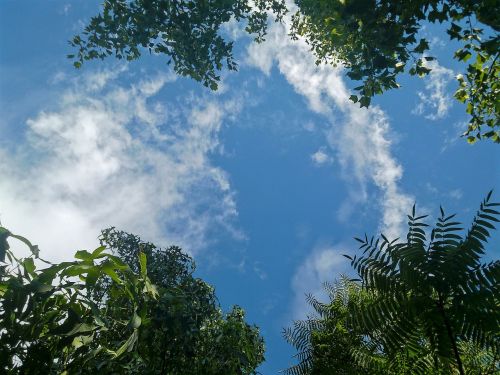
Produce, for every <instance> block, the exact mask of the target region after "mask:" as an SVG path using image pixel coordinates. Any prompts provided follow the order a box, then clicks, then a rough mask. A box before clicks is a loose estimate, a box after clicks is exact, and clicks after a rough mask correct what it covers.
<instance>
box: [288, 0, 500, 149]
mask: <svg viewBox="0 0 500 375" xmlns="http://www.w3.org/2000/svg"><path fill="white" fill-rule="evenodd" d="M295 3H296V4H297V5H298V7H299V10H298V11H297V12H296V14H295V15H294V16H293V18H292V30H291V35H292V37H295V38H297V37H298V36H304V37H305V38H306V40H307V42H308V43H309V44H310V46H311V49H312V50H313V51H314V53H315V54H316V56H317V63H318V64H320V63H323V62H327V63H332V64H334V65H336V64H338V63H342V64H343V65H344V66H345V67H346V69H347V75H348V77H349V78H351V79H352V80H354V81H361V84H360V85H359V86H357V87H355V88H354V90H355V91H357V92H358V94H356V95H351V97H350V98H351V100H352V101H353V102H355V103H356V102H359V103H360V106H361V107H368V106H369V105H370V102H371V98H372V97H373V96H374V95H377V94H381V93H383V92H384V91H387V90H390V89H393V88H397V87H399V84H398V83H397V80H396V78H397V76H398V75H399V74H401V73H403V72H405V71H407V72H408V73H409V74H410V75H417V76H420V77H423V76H425V75H427V74H428V73H430V72H431V68H430V67H429V64H426V62H427V61H431V60H434V57H431V56H428V55H427V52H428V50H429V41H428V40H427V39H426V38H422V37H421V36H420V35H421V34H420V32H421V30H422V26H423V24H424V22H432V23H435V22H439V23H445V24H447V25H448V26H447V32H448V34H449V37H450V39H451V40H453V39H456V40H458V41H459V42H460V43H461V44H462V47H461V48H460V49H459V50H458V51H457V52H456V53H455V56H454V57H455V59H457V60H459V61H462V62H466V61H467V60H468V59H470V58H471V57H473V60H472V62H471V63H469V65H468V66H467V73H466V75H465V77H463V76H459V77H458V84H459V87H458V89H457V91H456V92H455V97H456V98H457V99H458V100H459V101H461V102H463V103H465V104H466V109H467V113H468V114H470V115H471V119H470V122H469V125H468V129H467V131H466V132H465V134H464V135H465V136H467V140H468V141H469V142H470V143H473V142H474V141H475V140H477V139H481V138H488V139H491V140H493V141H494V142H496V143H500V138H499V127H500V107H499V103H500V88H499V86H498V85H499V84H498V82H499V74H500V73H499V71H500V62H499V61H498V54H499V53H500V52H499V51H500V48H499V43H500V39H499V38H500V37H499V34H498V32H499V31H500V17H499V16H498V15H499V14H500V5H499V3H498V1H495V0H483V1H472V2H471V1H465V0H464V1H449V0H418V1H411V2H401V1H394V0H382V1H376V0H334V1H330V0H320V1H317V0H296V1H295ZM473 20H476V21H477V22H479V23H481V24H482V25H484V26H485V27H486V28H487V30H486V32H485V30H484V28H481V27H476V26H475V25H474V24H473ZM482 127H486V129H483V128H482Z"/></svg>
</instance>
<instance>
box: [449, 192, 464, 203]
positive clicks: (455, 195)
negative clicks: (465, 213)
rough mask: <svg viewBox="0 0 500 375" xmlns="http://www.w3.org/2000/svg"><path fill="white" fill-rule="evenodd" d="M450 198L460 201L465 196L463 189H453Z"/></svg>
mask: <svg viewBox="0 0 500 375" xmlns="http://www.w3.org/2000/svg"><path fill="white" fill-rule="evenodd" d="M449 196H450V197H451V198H453V199H456V200H460V199H462V197H463V196H464V193H463V191H462V190H461V189H453V190H450V193H449Z"/></svg>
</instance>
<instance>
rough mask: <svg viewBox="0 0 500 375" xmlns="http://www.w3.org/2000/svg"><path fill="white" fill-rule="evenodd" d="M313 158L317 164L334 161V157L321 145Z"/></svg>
mask: <svg viewBox="0 0 500 375" xmlns="http://www.w3.org/2000/svg"><path fill="white" fill-rule="evenodd" d="M311 160H312V161H313V163H314V164H316V165H317V166H320V165H325V164H331V163H333V158H332V157H331V156H330V155H329V154H328V153H327V152H326V150H325V148H324V147H320V148H319V149H318V151H316V152H315V153H314V154H312V155H311Z"/></svg>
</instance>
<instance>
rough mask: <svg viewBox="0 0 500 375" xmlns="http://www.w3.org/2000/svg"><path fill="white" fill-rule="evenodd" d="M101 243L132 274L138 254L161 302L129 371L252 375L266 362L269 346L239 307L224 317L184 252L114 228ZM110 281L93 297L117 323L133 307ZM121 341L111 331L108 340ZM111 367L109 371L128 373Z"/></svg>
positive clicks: (148, 311) (152, 307)
mask: <svg viewBox="0 0 500 375" xmlns="http://www.w3.org/2000/svg"><path fill="white" fill-rule="evenodd" d="M101 244H102V245H105V246H106V247H107V248H109V249H110V250H111V251H112V252H113V253H114V254H115V255H116V256H118V257H119V258H120V259H122V260H123V261H124V262H125V263H126V264H127V265H128V266H129V267H130V268H131V269H132V270H134V271H136V272H138V271H139V270H140V268H141V265H140V261H139V260H140V258H139V257H138V256H137V255H138V254H139V253H141V254H144V263H145V264H147V272H148V275H149V277H150V279H151V281H152V282H153V283H154V284H155V286H156V289H157V291H158V294H159V297H158V299H157V300H155V301H151V303H150V304H148V305H147V307H146V308H145V311H144V315H145V316H146V317H147V325H146V327H145V328H144V329H143V330H142V331H141V334H140V335H139V337H138V349H137V354H138V356H137V358H131V361H130V362H128V363H127V364H126V365H127V369H126V370H127V371H128V372H131V373H141V374H172V375H174V374H179V375H180V374H182V375H190V374H193V375H194V374H207V375H211V374H213V375H217V374H253V373H254V371H255V369H256V367H257V366H258V365H259V364H260V363H261V362H262V361H263V360H264V356H263V354H264V344H263V340H262V338H261V337H260V335H259V331H258V329H257V328H256V327H252V326H250V325H248V324H247V323H246V322H245V320H244V317H245V314H244V311H243V310H242V309H241V308H239V307H235V308H233V310H232V311H231V312H229V313H228V314H223V313H222V311H221V309H220V307H219V304H218V302H217V298H216V296H215V293H214V289H213V288H212V287H211V286H210V285H208V284H207V283H205V282H204V281H203V280H201V279H198V278H195V277H193V272H194V270H195V265H194V262H193V260H192V259H191V258H190V257H189V256H188V255H186V254H184V253H183V252H182V251H181V249H180V248H179V247H176V246H171V247H168V248H158V247H156V246H155V245H153V244H152V243H149V242H143V241H141V239H140V238H139V237H137V236H135V235H132V234H129V233H125V232H122V231H117V230H116V229H114V228H109V229H106V230H104V231H102V235H101ZM108 282H109V280H108V281H105V282H103V283H102V284H100V285H99V286H98V288H96V289H95V290H94V291H93V293H94V296H95V298H96V300H99V299H101V297H98V296H105V298H102V300H103V304H102V308H103V309H105V310H106V311H107V314H108V315H109V316H111V317H112V318H113V319H114V320H120V319H122V318H123V316H128V315H130V314H131V311H130V307H129V306H127V305H126V304H124V303H123V301H121V300H120V299H117V298H115V297H114V294H113V293H112V290H111V289H109V284H108ZM117 335H118V337H119V335H120V334H119V331H116V330H115V331H113V332H111V331H110V334H109V335H108V336H106V340H113V339H116V337H117ZM122 363H123V361H122V362H120V363H111V364H110V366H108V367H109V368H107V371H108V372H112V371H119V372H124V371H126V370H125V369H124V368H123V367H118V366H121V365H122Z"/></svg>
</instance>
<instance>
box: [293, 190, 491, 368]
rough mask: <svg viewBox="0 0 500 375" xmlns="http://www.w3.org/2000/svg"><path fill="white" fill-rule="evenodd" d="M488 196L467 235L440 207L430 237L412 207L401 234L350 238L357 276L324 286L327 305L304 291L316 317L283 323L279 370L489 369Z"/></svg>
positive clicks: (420, 217)
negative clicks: (291, 356)
mask: <svg viewBox="0 0 500 375" xmlns="http://www.w3.org/2000/svg"><path fill="white" fill-rule="evenodd" d="M490 198H491V193H490V194H488V196H487V198H486V199H485V200H484V201H483V202H482V203H481V205H480V208H479V210H478V212H477V214H476V216H475V218H474V220H473V222H472V225H471V227H470V229H469V230H468V232H467V233H466V234H465V235H461V234H460V232H461V230H462V228H461V227H460V226H461V224H460V223H459V222H458V221H456V219H454V217H455V215H446V214H445V212H444V211H443V210H442V209H441V216H440V217H439V218H438V221H437V223H436V226H435V227H434V228H433V229H432V231H431V233H430V238H429V239H428V238H427V233H426V231H425V228H426V227H427V224H426V223H425V222H424V221H423V219H425V217H426V216H416V213H415V209H413V212H412V214H411V215H409V217H408V218H409V222H408V226H409V230H408V235H407V238H406V240H405V241H399V239H396V240H392V241H390V240H389V239H387V238H386V237H385V236H383V235H382V236H381V237H380V238H379V239H377V240H375V239H374V238H368V237H365V238H363V239H360V238H358V239H357V240H358V241H359V242H360V243H361V247H360V249H361V250H362V254H361V255H359V256H358V255H356V256H354V257H351V256H348V258H349V259H350V260H351V265H352V266H353V268H354V269H355V271H356V272H357V273H358V276H359V279H358V281H349V280H347V279H343V280H342V282H341V283H338V284H337V286H336V287H334V288H332V287H328V288H327V290H328V292H329V296H330V301H329V302H328V303H321V302H319V301H317V300H316V299H314V298H313V297H309V298H308V300H309V301H310V303H311V305H312V306H313V307H314V309H315V311H316V312H317V313H318V317H317V318H310V319H308V320H306V321H303V322H297V323H295V327H294V328H293V329H289V330H288V331H285V337H286V338H287V339H288V341H289V342H291V343H292V344H293V345H294V346H295V347H296V348H297V349H298V350H299V354H298V358H299V363H298V365H296V366H295V367H292V368H290V369H288V370H287V371H286V373H288V374H329V373H346V374H350V373H367V374H378V373H389V374H454V373H459V374H466V373H467V374H493V373H497V372H498V371H499V370H500V361H499V355H500V346H499V337H498V335H499V330H498V327H499V326H500V312H499V309H498V304H499V303H500V301H499V296H500V293H499V285H500V261H498V260H496V261H491V262H488V263H483V262H481V258H482V256H483V255H484V254H485V247H484V245H485V243H486V242H487V239H488V238H489V236H490V231H491V230H493V229H494V228H495V227H494V223H496V222H499V220H498V216H500V212H498V211H497V210H496V209H495V207H497V206H499V205H500V204H499V203H493V202H490ZM335 348H337V350H335ZM346 362H347V363H349V364H350V365H349V366H347V369H346V368H345V367H346V365H345V363H346ZM359 368H361V369H362V370H359ZM332 369H333V370H335V371H340V372H335V371H333V370H332Z"/></svg>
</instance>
